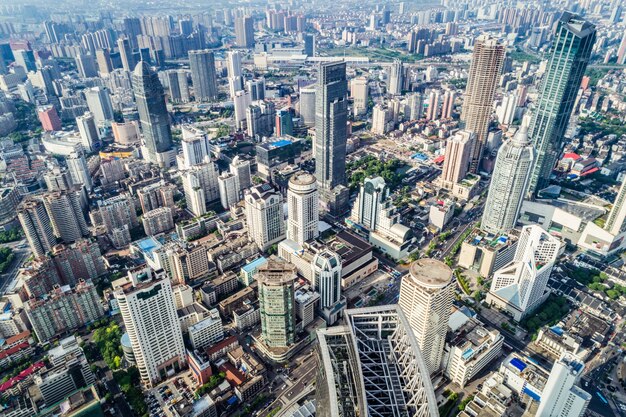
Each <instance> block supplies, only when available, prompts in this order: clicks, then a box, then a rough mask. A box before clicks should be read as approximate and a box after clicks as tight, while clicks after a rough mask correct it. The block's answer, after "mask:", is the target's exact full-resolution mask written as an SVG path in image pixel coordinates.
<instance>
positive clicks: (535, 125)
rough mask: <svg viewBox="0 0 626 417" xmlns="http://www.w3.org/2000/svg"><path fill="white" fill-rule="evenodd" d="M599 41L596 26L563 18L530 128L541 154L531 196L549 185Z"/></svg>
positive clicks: (570, 16)
mask: <svg viewBox="0 0 626 417" xmlns="http://www.w3.org/2000/svg"><path fill="white" fill-rule="evenodd" d="M595 40H596V28H595V26H594V25H593V24H591V23H589V22H588V21H586V20H583V19H582V18H580V17H579V16H576V15H574V14H572V13H569V12H564V13H563V14H562V15H561V18H560V19H559V21H558V22H557V25H556V32H555V34H554V42H553V44H552V49H551V50H550V53H549V54H548V64H547V68H546V72H545V74H544V75H543V81H542V82H541V89H540V93H539V101H538V102H537V103H536V106H535V110H534V111H533V116H532V119H531V122H530V126H529V128H528V136H529V137H530V139H531V140H532V142H533V145H534V147H535V152H536V153H537V155H536V158H535V161H534V164H533V170H532V173H531V177H530V188H529V194H530V195H534V194H536V193H537V192H538V191H540V190H542V189H543V188H545V187H546V186H547V185H548V184H549V181H550V175H551V174H552V169H553V168H554V165H555V164H556V160H557V158H558V156H559V154H560V152H561V147H562V142H563V136H564V135H565V130H566V128H567V125H568V123H569V119H570V116H571V114H572V110H573V108H574V103H575V101H576V95H577V94H578V89H579V87H580V82H581V80H582V77H583V75H584V73H585V70H586V68H587V64H588V63H589V57H590V56H591V49H592V48H593V44H594V42H595Z"/></svg>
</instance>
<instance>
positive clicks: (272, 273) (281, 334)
mask: <svg viewBox="0 0 626 417" xmlns="http://www.w3.org/2000/svg"><path fill="white" fill-rule="evenodd" d="M296 272H297V271H296V267H295V266H294V265H292V264H290V263H287V262H285V261H282V260H280V259H279V258H270V259H269V260H268V261H267V262H266V263H265V264H263V265H261V266H259V267H258V269H257V273H256V280H257V282H258V283H259V310H260V312H261V338H262V340H263V342H264V343H265V344H266V345H267V346H268V347H269V348H285V347H289V346H291V345H293V344H294V342H295V339H296V310H295V304H296V302H295V299H294V284H295V282H296V279H297V278H298V275H297V273H296Z"/></svg>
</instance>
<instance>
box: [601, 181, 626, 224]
mask: <svg viewBox="0 0 626 417" xmlns="http://www.w3.org/2000/svg"><path fill="white" fill-rule="evenodd" d="M625 219H626V181H622V185H620V187H619V191H618V192H617V195H616V196H615V201H614V202H613V207H611V211H610V212H609V217H608V219H607V220H606V224H605V225H604V229H605V230H607V231H608V232H609V233H611V234H612V235H616V236H617V235H619V234H620V233H622V232H623V231H624V230H625V228H626V222H624V220H625Z"/></svg>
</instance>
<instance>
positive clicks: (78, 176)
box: [65, 152, 93, 191]
mask: <svg viewBox="0 0 626 417" xmlns="http://www.w3.org/2000/svg"><path fill="white" fill-rule="evenodd" d="M65 162H66V163H67V168H68V171H69V172H70V176H71V177H72V184H74V185H82V186H84V187H85V189H86V190H87V191H91V190H92V189H93V183H92V180H91V173H90V172H89V167H88V166H87V160H86V159H85V156H84V155H83V153H82V152H80V153H77V152H72V153H71V154H70V155H69V156H67V157H66V158H65Z"/></svg>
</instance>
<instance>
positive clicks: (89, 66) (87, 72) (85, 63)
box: [75, 54, 98, 78]
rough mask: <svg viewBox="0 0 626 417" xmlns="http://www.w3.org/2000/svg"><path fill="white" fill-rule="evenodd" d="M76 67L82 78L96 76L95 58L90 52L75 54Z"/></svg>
mask: <svg viewBox="0 0 626 417" xmlns="http://www.w3.org/2000/svg"><path fill="white" fill-rule="evenodd" d="M75 61H76V69H77V70H78V73H79V74H80V76H81V77H82V78H93V77H97V76H98V69H97V67H96V59H95V58H94V56H93V55H91V54H78V55H77V56H76V59H75Z"/></svg>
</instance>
